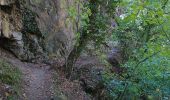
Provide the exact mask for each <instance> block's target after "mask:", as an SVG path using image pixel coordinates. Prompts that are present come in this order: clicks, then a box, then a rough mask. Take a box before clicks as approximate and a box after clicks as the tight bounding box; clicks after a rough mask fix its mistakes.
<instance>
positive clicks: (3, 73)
mask: <svg viewBox="0 0 170 100" xmlns="http://www.w3.org/2000/svg"><path fill="white" fill-rule="evenodd" d="M21 75H22V73H21V72H20V71H19V69H17V68H16V67H14V66H12V65H11V64H10V63H8V62H7V61H5V60H2V59H0V83H3V84H7V85H10V86H11V87H12V89H13V90H14V93H15V96H16V95H17V96H19V94H20V90H21V87H20V83H21ZM15 96H14V95H9V96H7V97H8V99H9V100H11V99H12V100H13V99H14V98H15Z"/></svg>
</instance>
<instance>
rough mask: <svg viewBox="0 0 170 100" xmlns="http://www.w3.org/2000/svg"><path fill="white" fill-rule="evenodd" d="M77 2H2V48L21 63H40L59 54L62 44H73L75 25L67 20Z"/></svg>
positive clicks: (0, 0) (0, 27) (48, 0)
mask: <svg viewBox="0 0 170 100" xmlns="http://www.w3.org/2000/svg"><path fill="white" fill-rule="evenodd" d="M73 3H74V0H0V46H1V47H4V48H5V49H7V50H9V51H11V52H12V53H13V54H14V55H15V56H17V57H18V58H20V59H21V60H35V59H36V60H37V58H39V59H43V58H45V57H46V55H47V54H54V53H55V54H56V53H57V52H58V51H59V50H60V49H61V44H65V45H66V43H67V45H68V44H69V45H72V44H73V41H72V40H73V38H74V25H73V24H74V23H69V21H68V20H66V19H67V17H68V12H67V9H68V8H69V6H71V5H73ZM66 21H67V22H66ZM70 47H71V46H70ZM68 49H71V48H68Z"/></svg>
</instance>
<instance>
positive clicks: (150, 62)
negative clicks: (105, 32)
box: [104, 0, 170, 100]
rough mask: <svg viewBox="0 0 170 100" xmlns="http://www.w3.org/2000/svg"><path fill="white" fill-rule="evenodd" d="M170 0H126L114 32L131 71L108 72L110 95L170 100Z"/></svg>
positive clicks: (113, 96) (119, 98) (132, 99)
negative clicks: (117, 73) (111, 73)
mask: <svg viewBox="0 0 170 100" xmlns="http://www.w3.org/2000/svg"><path fill="white" fill-rule="evenodd" d="M169 5H170V2H169V1H167V0H161V1H159V0H146V1H144V0H123V1H122V2H121V3H119V6H120V8H121V9H123V12H122V14H121V15H120V16H117V17H116V21H117V23H118V27H117V28H116V29H115V31H114V33H113V34H114V35H115V36H116V38H114V39H118V41H119V45H120V48H121V49H122V51H123V56H124V60H125V61H124V63H123V64H122V66H121V67H125V68H126V69H127V71H126V72H125V73H124V74H123V76H121V77H120V76H116V75H107V74H106V75H105V76H104V77H105V80H106V86H107V87H108V90H109V91H110V95H111V96H112V98H114V99H118V100H122V99H123V100H124V99H125V100H134V99H139V98H143V99H144V98H146V99H148V100H158V99H160V100H169V99H170V98H169V97H170V88H169V87H170V81H169V80H170V45H169V43H170V38H169V36H170V33H169V32H170V31H169V30H170V27H169V26H170V24H169V22H170V19H169V17H170V15H169V14H168V13H167V12H168V11H169V8H168V7H169Z"/></svg>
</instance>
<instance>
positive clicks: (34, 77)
mask: <svg viewBox="0 0 170 100" xmlns="http://www.w3.org/2000/svg"><path fill="white" fill-rule="evenodd" d="M2 57H3V59H5V60H7V61H8V62H10V63H11V64H12V65H14V66H16V67H18V68H19V70H20V71H21V72H22V73H23V75H22V81H23V82H22V84H21V86H22V88H23V90H22V94H21V100H50V99H52V98H53V95H54V90H53V89H54V86H53V75H52V70H48V69H49V66H47V65H45V64H32V63H25V62H21V61H20V60H18V59H16V58H15V57H13V56H12V55H10V54H9V53H6V51H5V52H2V51H1V58H2Z"/></svg>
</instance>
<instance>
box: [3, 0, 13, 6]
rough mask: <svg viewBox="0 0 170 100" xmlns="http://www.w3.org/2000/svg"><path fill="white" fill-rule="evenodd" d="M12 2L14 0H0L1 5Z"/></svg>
mask: <svg viewBox="0 0 170 100" xmlns="http://www.w3.org/2000/svg"><path fill="white" fill-rule="evenodd" d="M12 3H15V0H0V5H2V6H7V5H10V4H12Z"/></svg>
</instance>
